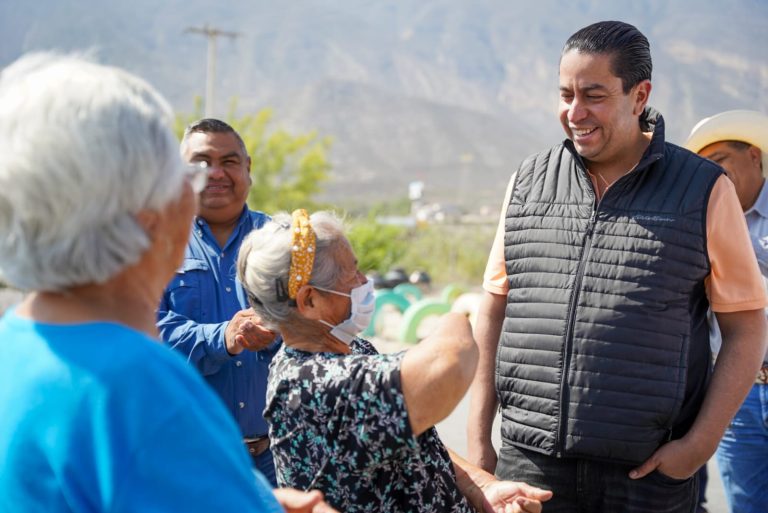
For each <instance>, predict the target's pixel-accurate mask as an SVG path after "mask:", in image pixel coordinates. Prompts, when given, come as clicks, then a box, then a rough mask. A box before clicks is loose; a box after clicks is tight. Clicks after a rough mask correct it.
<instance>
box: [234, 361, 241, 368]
mask: <svg viewBox="0 0 768 513" xmlns="http://www.w3.org/2000/svg"><path fill="white" fill-rule="evenodd" d="M235 365H237V366H238V367H242V366H243V362H241V361H240V360H238V361H236V362H235Z"/></svg>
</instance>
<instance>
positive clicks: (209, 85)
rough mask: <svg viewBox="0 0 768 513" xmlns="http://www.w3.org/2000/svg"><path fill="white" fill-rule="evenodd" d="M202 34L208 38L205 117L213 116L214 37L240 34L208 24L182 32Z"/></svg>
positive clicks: (230, 36)
mask: <svg viewBox="0 0 768 513" xmlns="http://www.w3.org/2000/svg"><path fill="white" fill-rule="evenodd" d="M190 32H191V33H194V34H202V35H204V36H205V37H206V38H207V39H208V61H207V65H206V71H205V117H207V118H210V117H213V102H214V94H213V89H214V80H215V77H216V38H217V37H219V36H223V37H229V38H232V39H235V38H237V37H239V36H240V34H239V33H237V32H227V31H224V30H219V29H217V28H214V27H210V26H208V24H207V23H206V24H205V25H203V26H202V27H187V29H186V30H185V31H184V33H185V34H186V33H190Z"/></svg>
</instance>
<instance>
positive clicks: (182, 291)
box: [168, 258, 209, 322]
mask: <svg viewBox="0 0 768 513" xmlns="http://www.w3.org/2000/svg"><path fill="white" fill-rule="evenodd" d="M208 271H209V267H208V264H207V263H206V262H205V261H204V260H199V259H196V258H188V259H186V260H184V263H183V264H182V265H181V267H180V268H179V269H178V270H177V271H176V274H175V275H174V277H173V280H172V281H171V283H170V285H168V300H169V303H170V305H169V307H170V309H171V310H173V311H174V312H176V313H178V314H181V315H183V316H185V317H189V318H190V319H192V320H195V321H198V322H202V321H204V319H202V318H201V297H200V296H201V294H202V289H201V287H202V281H203V276H204V274H205V273H207V272H208Z"/></svg>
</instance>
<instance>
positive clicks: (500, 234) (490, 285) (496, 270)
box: [483, 172, 517, 295]
mask: <svg viewBox="0 0 768 513" xmlns="http://www.w3.org/2000/svg"><path fill="white" fill-rule="evenodd" d="M516 177H517V173H516V172H515V173H513V174H512V177H511V178H510V179H509V184H507V191H506V192H505V193H504V203H503V204H502V205H501V214H500V216H499V225H498V227H497V228H496V236H495V237H494V239H493V245H492V246H491V252H490V254H489V256H488V263H487V264H486V266H485V273H484V274H483V289H485V290H486V291H488V292H490V293H491V294H499V295H505V294H506V293H507V291H508V290H509V282H508V281H507V266H506V262H505V260H504V232H505V224H506V223H505V221H506V217H507V206H508V205H509V200H510V198H511V197H512V189H513V188H514V186H515V178H516Z"/></svg>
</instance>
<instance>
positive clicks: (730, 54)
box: [0, 0, 768, 211]
mask: <svg viewBox="0 0 768 513" xmlns="http://www.w3.org/2000/svg"><path fill="white" fill-rule="evenodd" d="M602 19H621V20H624V21H627V22H630V23H633V24H635V25H636V26H637V27H638V28H639V29H640V30H641V31H643V32H644V33H645V34H646V35H647V36H648V37H649V39H650V41H651V48H652V52H653V58H654V79H653V84H654V90H653V93H652V96H651V104H652V105H653V106H655V107H656V108H658V109H659V110H661V111H662V113H663V114H664V115H665V118H666V119H667V126H668V137H669V139H670V140H672V141H673V142H681V141H683V140H684V138H685V136H686V134H687V133H688V131H689V130H690V128H691V127H692V126H693V124H694V123H695V122H696V121H698V120H699V119H700V118H702V117H703V116H706V115H711V114H713V113H716V112H718V111H722V110H725V109H732V108H752V109H758V110H762V111H764V112H765V111H768V93H767V92H766V91H768V52H766V49H767V48H768V30H767V28H768V27H767V26H768V2H766V1H765V0H722V1H718V2H714V1H712V2H709V1H697V0H676V1H667V0H638V1H635V2H616V1H609V0H605V1H603V0H579V1H570V2H564V1H548V0H541V1H538V2H510V1H505V0H476V1H471V2H470V1H465V0H398V1H383V0H356V1H352V0H293V1H291V2H271V1H253V0H251V1H247V0H232V1H229V2H215V3H214V2H206V1H202V0H184V1H181V0H167V1H158V0H133V1H131V2H124V1H121V2H117V1H112V2H110V1H104V0H79V1H74V0H70V1H64V0H37V1H35V2H29V1H26V0H0V67H2V66H5V65H7V64H8V63H10V62H11V61H13V60H14V59H16V58H17V57H18V56H19V55H21V54H22V53H24V52H28V51H32V50H41V49H58V50H64V51H71V50H86V51H91V52H93V53H95V54H96V56H97V57H98V59H99V60H100V61H102V62H105V63H110V64H115V65H118V66H121V67H124V68H127V69H128V70H130V71H133V72H135V73H138V74H140V75H141V76H143V77H145V78H146V79H147V80H149V81H150V82H151V83H153V84H154V85H155V86H157V87H158V88H159V89H160V90H161V91H162V92H163V93H164V94H165V95H166V96H167V98H169V100H170V101H171V103H172V104H173V107H174V108H175V109H176V110H177V111H181V112H190V111H192V110H193V108H194V101H195V100H194V99H195V97H196V96H197V97H200V96H203V95H204V88H205V57H206V40H205V38H203V37H200V36H199V35H195V34H186V33H184V30H185V29H186V28H187V27H191V26H202V25H203V24H205V23H209V24H211V25H212V26H216V27H218V28H220V29H223V30H228V31H234V32H238V33H239V34H240V37H238V38H237V39H235V40H229V39H220V40H219V42H218V63H217V78H216V87H217V95H216V96H217V100H216V107H217V114H219V115H220V116H224V115H226V113H227V110H228V108H229V107H228V106H229V104H230V101H229V100H230V99H231V98H236V99H237V111H238V113H248V112H254V111H257V110H259V109H261V108H263V107H267V106H269V107H272V108H273V110H274V120H275V123H276V124H277V125H279V126H280V127H284V128H286V129H288V130H297V131H308V130H314V129H316V130H317V131H318V132H319V133H320V134H322V135H323V136H330V137H331V138H332V139H333V145H332V148H331V150H330V153H329V158H330V161H331V164H332V171H331V180H330V181H329V182H328V183H327V184H326V185H325V188H324V191H323V193H322V195H321V196H322V198H323V199H324V200H326V201H329V202H334V203H337V204H340V205H344V204H345V203H347V202H352V203H354V202H358V203H359V202H366V201H370V200H374V199H376V200H388V199H393V198H397V197H402V196H405V195H406V194H407V184H408V183H409V182H411V181H414V180H420V181H423V182H425V190H424V194H425V198H426V199H429V200H430V201H442V202H450V203H453V204H456V205H459V206H461V207H462V208H463V209H465V211H473V210H475V209H479V208H480V207H481V206H487V207H488V208H490V209H491V210H493V211H495V210H496V209H497V208H498V204H499V202H500V201H501V199H502V195H503V190H504V186H505V184H506V180H507V178H508V176H509V173H510V172H511V171H512V170H513V169H514V168H516V166H517V164H518V163H519V161H520V160H521V159H522V158H524V157H525V156H526V155H528V154H530V153H532V152H534V151H538V150H540V149H543V148H544V147H546V146H548V145H550V144H552V143H554V142H556V141H558V140H559V139H560V138H561V137H562V131H561V129H560V128H559V124H558V121H557V119H556V114H555V113H556V106H557V62H558V57H559V52H560V49H561V47H562V45H563V43H564V41H565V39H566V38H567V37H568V36H569V35H570V34H571V33H572V32H574V31H575V30H577V29H578V28H580V27H582V26H584V25H587V24H589V23H591V22H594V21H598V20H602Z"/></svg>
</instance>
